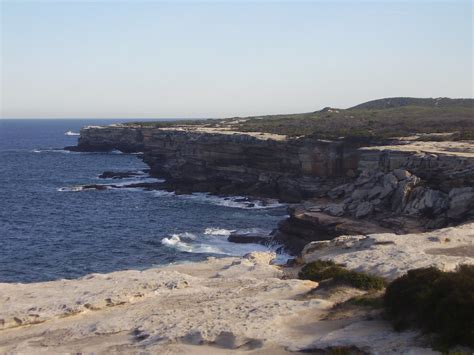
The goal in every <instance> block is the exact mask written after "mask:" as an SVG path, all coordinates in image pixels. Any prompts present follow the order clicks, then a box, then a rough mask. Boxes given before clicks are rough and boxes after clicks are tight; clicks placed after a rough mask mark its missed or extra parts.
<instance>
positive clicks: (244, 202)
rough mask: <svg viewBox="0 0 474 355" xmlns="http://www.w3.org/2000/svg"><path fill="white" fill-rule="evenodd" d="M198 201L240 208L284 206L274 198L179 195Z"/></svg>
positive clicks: (205, 194) (197, 193) (200, 194)
mask: <svg viewBox="0 0 474 355" xmlns="http://www.w3.org/2000/svg"><path fill="white" fill-rule="evenodd" d="M179 196H180V197H183V198H189V199H192V200H197V201H200V202H206V203H210V204H213V205H217V206H223V207H229V208H242V209H267V208H277V207H281V206H285V205H284V204H282V203H279V202H278V201H277V200H274V199H260V200H257V199H249V198H247V197H243V196H231V197H220V196H215V195H211V194H209V193H205V192H195V193H193V194H191V195H179Z"/></svg>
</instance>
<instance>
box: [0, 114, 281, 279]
mask: <svg viewBox="0 0 474 355" xmlns="http://www.w3.org/2000/svg"><path fill="white" fill-rule="evenodd" d="M125 121H130V120H92V119H91V120H79V119H67V120H66V119H65V120H43V119H37V120H7V119H4V120H0V282H23V283H29V282H39V281H49V280H57V279H63V278H66V279H71V278H77V277H81V276H84V275H86V274H90V273H107V272H112V271H119V270H126V269H145V268H149V267H153V266H157V265H166V264H170V263H180V262H188V261H200V260H204V259H206V258H207V257H209V256H215V257H222V256H239V255H244V254H246V253H248V252H250V251H253V250H268V248H267V247H264V246H262V245H257V244H235V243H230V242H228V241H227V237H228V235H229V234H230V233H231V232H232V231H251V230H258V231H268V232H270V231H271V230H272V229H274V228H276V227H277V223H278V222H279V221H280V220H281V219H283V218H284V216H285V215H286V206H284V205H281V204H278V203H274V204H270V205H269V206H263V205H260V204H258V203H257V204H255V205H249V204H246V203H243V202H241V201H240V200H239V199H238V198H222V197H216V196H210V195H207V194H193V195H179V196H178V195H175V194H173V193H169V192H165V191H145V190H143V189H138V188H127V189H108V190H100V191H98V190H83V191H81V189H78V188H77V186H78V185H84V184H104V183H110V182H112V181H113V182H114V183H117V182H118V183H120V184H124V183H133V182H140V181H154V180H153V179H151V178H150V177H149V176H148V175H147V174H145V173H144V174H142V175H139V176H135V177H133V178H128V179H123V180H119V181H118V180H107V179H99V177H98V176H99V175H100V174H101V173H102V172H104V171H142V170H143V169H146V168H147V166H146V165H145V164H144V163H143V162H142V161H141V160H140V159H139V158H138V157H137V155H133V154H123V153H120V152H111V153H76V152H68V151H64V150H63V149H62V148H63V147H65V146H70V145H75V144H76V143H77V138H78V136H77V135H76V134H75V133H77V132H79V130H80V128H81V127H83V126H86V125H101V124H111V123H117V122H125ZM66 132H72V133H70V135H66V134H65V133H66ZM273 249H276V246H275V247H273ZM284 259H285V255H281V256H280V260H282V261H283V260H284Z"/></svg>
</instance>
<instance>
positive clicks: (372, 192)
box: [367, 185, 384, 200]
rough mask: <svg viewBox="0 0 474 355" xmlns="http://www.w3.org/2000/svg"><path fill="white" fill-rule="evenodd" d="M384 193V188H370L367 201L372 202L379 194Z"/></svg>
mask: <svg viewBox="0 0 474 355" xmlns="http://www.w3.org/2000/svg"><path fill="white" fill-rule="evenodd" d="M383 191H384V188H383V187H382V186H380V185H377V186H375V187H374V188H372V189H371V190H370V191H369V193H368V195H367V198H368V199H369V200H373V199H374V198H377V197H378V196H380V194H381V193H382V192H383Z"/></svg>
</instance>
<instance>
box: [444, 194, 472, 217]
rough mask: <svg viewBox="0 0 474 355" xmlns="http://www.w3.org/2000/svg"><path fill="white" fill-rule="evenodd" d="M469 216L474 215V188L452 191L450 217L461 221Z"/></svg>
mask: <svg viewBox="0 0 474 355" xmlns="http://www.w3.org/2000/svg"><path fill="white" fill-rule="evenodd" d="M469 214H473V215H474V187H462V188H454V189H452V190H451V191H450V192H449V210H448V217H449V218H450V219H454V220H461V219H462V218H464V217H465V216H466V215H469Z"/></svg>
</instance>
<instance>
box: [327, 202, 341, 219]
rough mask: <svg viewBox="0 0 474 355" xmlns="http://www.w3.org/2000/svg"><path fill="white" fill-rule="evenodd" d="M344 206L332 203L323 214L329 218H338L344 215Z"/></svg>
mask: <svg viewBox="0 0 474 355" xmlns="http://www.w3.org/2000/svg"><path fill="white" fill-rule="evenodd" d="M344 210H345V206H344V204H343V203H333V204H330V205H329V206H328V207H326V208H325V209H324V212H326V213H328V214H330V215H331V216H336V217H340V216H342V215H344Z"/></svg>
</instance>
